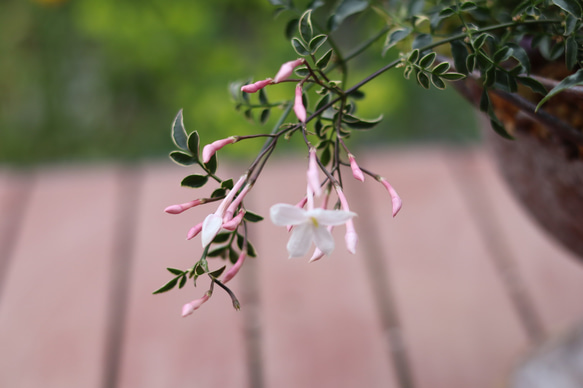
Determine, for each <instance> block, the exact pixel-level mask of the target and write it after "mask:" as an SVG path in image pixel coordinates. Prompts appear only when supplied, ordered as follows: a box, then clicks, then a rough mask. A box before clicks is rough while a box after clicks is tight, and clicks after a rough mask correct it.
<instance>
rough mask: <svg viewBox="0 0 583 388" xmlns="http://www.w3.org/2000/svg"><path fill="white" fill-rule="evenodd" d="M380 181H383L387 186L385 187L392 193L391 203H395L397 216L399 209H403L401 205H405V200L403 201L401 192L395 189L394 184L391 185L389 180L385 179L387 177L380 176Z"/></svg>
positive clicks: (394, 209)
mask: <svg viewBox="0 0 583 388" xmlns="http://www.w3.org/2000/svg"><path fill="white" fill-rule="evenodd" d="M379 182H381V183H382V184H383V186H385V188H386V189H387V190H388V192H389V194H390V195H391V203H392V205H393V217H395V216H396V215H397V213H398V212H399V210H401V206H402V205H403V201H401V197H399V194H397V192H396V191H395V189H393V186H391V185H390V184H389V182H387V181H386V180H385V178H382V177H380V178H379Z"/></svg>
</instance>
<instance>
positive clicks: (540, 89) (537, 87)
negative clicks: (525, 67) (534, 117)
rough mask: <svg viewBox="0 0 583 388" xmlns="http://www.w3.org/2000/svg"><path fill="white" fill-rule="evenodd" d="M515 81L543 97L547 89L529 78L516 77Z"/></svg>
mask: <svg viewBox="0 0 583 388" xmlns="http://www.w3.org/2000/svg"><path fill="white" fill-rule="evenodd" d="M516 81H518V82H519V83H521V84H523V85H524V86H527V87H529V88H530V89H531V90H532V91H533V92H535V93H538V94H542V95H543V96H544V95H545V94H547V89H545V87H544V86H543V84H541V83H540V82H538V81H537V80H535V79H533V78H530V77H516Z"/></svg>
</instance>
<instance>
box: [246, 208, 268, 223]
mask: <svg viewBox="0 0 583 388" xmlns="http://www.w3.org/2000/svg"><path fill="white" fill-rule="evenodd" d="M243 219H244V220H247V221H249V222H259V221H263V217H261V216H260V215H259V214H256V213H253V212H252V211H249V210H247V212H246V213H245V215H244V216H243Z"/></svg>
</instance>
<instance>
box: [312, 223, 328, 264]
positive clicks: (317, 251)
mask: <svg viewBox="0 0 583 388" xmlns="http://www.w3.org/2000/svg"><path fill="white" fill-rule="evenodd" d="M327 229H328V232H330V233H332V229H334V226H328V228H327ZM325 255H326V254H325V253H324V252H322V251H321V250H320V248H318V247H316V249H314V254H313V255H312V257H311V258H310V261H308V263H311V262H314V261H318V260H320V259H321V258H322V257H324V256H325Z"/></svg>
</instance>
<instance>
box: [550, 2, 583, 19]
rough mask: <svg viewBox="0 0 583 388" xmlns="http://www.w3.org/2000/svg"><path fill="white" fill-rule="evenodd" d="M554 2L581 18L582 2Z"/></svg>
mask: <svg viewBox="0 0 583 388" xmlns="http://www.w3.org/2000/svg"><path fill="white" fill-rule="evenodd" d="M552 2H553V4H554V5H556V6H557V7H559V8H561V9H562V10H563V11H566V12H568V13H570V14H571V15H573V16H575V17H576V18H577V19H581V18H582V15H581V4H579V2H578V1H577V0H552Z"/></svg>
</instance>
